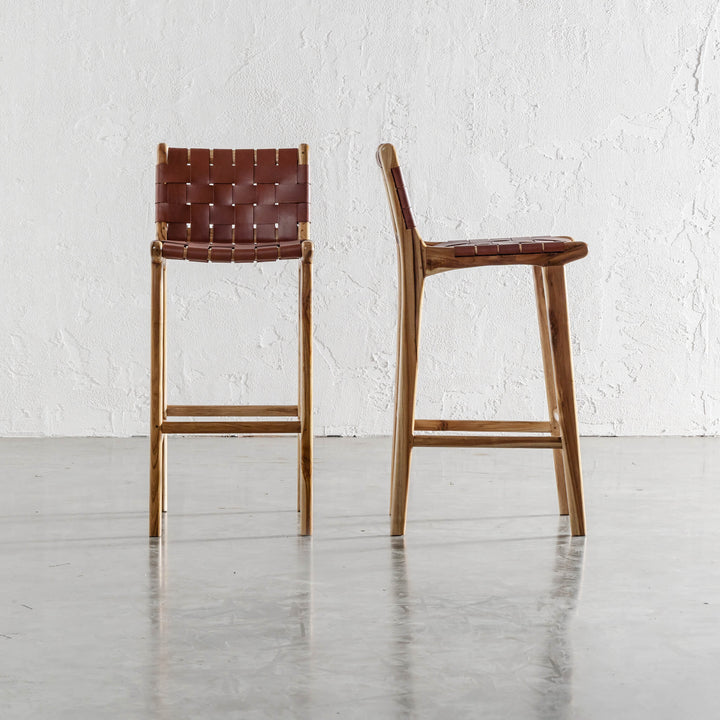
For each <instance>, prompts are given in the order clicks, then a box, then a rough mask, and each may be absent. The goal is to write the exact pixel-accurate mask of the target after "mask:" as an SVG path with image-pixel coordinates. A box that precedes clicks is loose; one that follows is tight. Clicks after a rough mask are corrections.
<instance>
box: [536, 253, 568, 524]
mask: <svg viewBox="0 0 720 720" xmlns="http://www.w3.org/2000/svg"><path fill="white" fill-rule="evenodd" d="M533 277H534V280H535V300H536V303H537V315H538V326H539V328H540V347H541V349H542V359H543V370H544V375H545V395H546V396H547V405H548V413H549V416H550V432H551V434H552V435H553V436H554V437H559V436H560V423H559V422H558V419H557V417H556V414H557V412H558V406H557V390H556V387H555V372H554V370H553V362H552V349H551V348H550V328H549V326H548V314H547V301H546V299H545V280H544V277H543V271H542V268H540V267H537V266H536V267H534V268H533ZM553 462H554V464H555V482H556V484H557V496H558V506H559V508H560V515H567V514H568V501H567V489H566V487H565V466H564V464H563V452H562V449H556V450H553Z"/></svg>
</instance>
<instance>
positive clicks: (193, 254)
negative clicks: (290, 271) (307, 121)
mask: <svg viewBox="0 0 720 720" xmlns="http://www.w3.org/2000/svg"><path fill="white" fill-rule="evenodd" d="M299 160H300V158H299V153H298V149H297V148H283V149H280V150H275V149H269V150H267V149H266V150H207V149H192V150H191V149H188V148H168V150H167V162H161V163H158V165H157V175H156V185H155V220H156V222H162V223H167V228H166V229H167V236H166V237H165V238H163V239H162V240H163V242H162V256H163V257H164V258H167V259H172V260H194V261H196V262H224V263H227V262H241V263H248V262H267V261H273V260H292V259H298V258H300V257H301V256H302V240H301V239H300V238H299V235H298V227H299V223H304V222H307V221H308V220H309V217H308V206H309V201H310V197H309V196H310V184H309V180H308V166H307V164H304V163H303V164H300V161H299Z"/></svg>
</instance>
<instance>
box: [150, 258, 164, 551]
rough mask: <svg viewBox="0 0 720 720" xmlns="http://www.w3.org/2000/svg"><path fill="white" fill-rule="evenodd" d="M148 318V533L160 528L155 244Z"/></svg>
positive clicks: (159, 276) (159, 277)
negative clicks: (149, 328) (149, 314)
mask: <svg viewBox="0 0 720 720" xmlns="http://www.w3.org/2000/svg"><path fill="white" fill-rule="evenodd" d="M151 284H152V289H151V318H150V326H151V330H150V537H159V536H160V534H161V531H162V505H163V497H162V496H163V490H162V483H163V475H162V473H163V458H162V444H163V441H162V432H161V430H160V425H161V423H162V412H163V397H162V377H161V376H162V367H163V330H162V326H163V297H162V295H163V269H162V258H161V257H160V254H159V248H157V247H155V246H154V247H153V257H152V283H151Z"/></svg>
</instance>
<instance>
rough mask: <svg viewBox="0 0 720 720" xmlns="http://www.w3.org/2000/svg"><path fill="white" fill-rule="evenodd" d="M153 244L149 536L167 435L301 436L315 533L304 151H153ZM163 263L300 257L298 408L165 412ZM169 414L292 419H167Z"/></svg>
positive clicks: (306, 531)
mask: <svg viewBox="0 0 720 720" xmlns="http://www.w3.org/2000/svg"><path fill="white" fill-rule="evenodd" d="M155 187H156V197H155V221H156V231H157V234H156V239H155V241H154V242H153V244H152V248H151V255H152V337H151V369H150V376H151V377H150V384H151V393H150V536H151V537H158V536H160V535H161V533H162V513H163V512H165V511H167V436H168V435H170V434H173V433H183V434H194V433H297V434H298V510H300V531H301V533H302V534H303V535H310V534H311V533H312V452H313V435H312V304H311V294H312V256H313V247H312V243H311V242H310V240H309V239H308V224H309V215H308V207H309V187H310V185H309V178H308V146H307V145H304V144H303V145H300V147H299V148H287V149H281V150H274V149H271V150H206V149H203V150H201V149H195V148H193V149H188V148H167V147H166V146H165V144H161V145H159V146H158V158H157V178H156V185H155ZM166 260H193V261H196V262H222V263H228V262H236V263H252V262H266V261H273V260H300V299H299V313H300V318H299V326H300V327H299V368H298V376H299V380H298V395H299V398H298V404H297V405H168V404H167V367H166V355H167V352H166V347H167V343H166V332H165V307H166V287H165V285H166V283H165V268H166ZM168 417H185V418H187V417H208V418H219V417H225V418H226V417H242V418H263V417H264V418H283V417H285V418H292V419H291V420H242V421H232V422H228V421H217V420H205V421H186V422H177V421H168Z"/></svg>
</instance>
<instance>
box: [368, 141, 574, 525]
mask: <svg viewBox="0 0 720 720" xmlns="http://www.w3.org/2000/svg"><path fill="white" fill-rule="evenodd" d="M377 160H378V164H379V165H380V167H381V169H382V172H383V180H384V183H385V190H386V192H387V197H388V202H389V204H390V211H391V213H392V220H393V227H394V230H395V239H396V241H397V251H398V285H399V288H398V290H399V293H398V336H397V367H396V375H395V425H394V431H393V464H392V484H391V498H390V515H391V534H392V535H403V534H404V533H405V516H406V509H407V498H408V477H409V474H410V454H411V452H412V449H413V447H506V448H551V449H552V450H553V456H554V463H555V478H556V482H557V492H558V503H559V506H560V514H561V515H567V514H568V513H569V515H570V529H571V532H572V534H573V535H585V510H584V503H583V489H582V470H581V466H580V444H579V438H578V430H577V419H576V412H575V390H574V386H573V370H572V357H571V353H570V332H569V327H568V312H567V298H566V292H565V267H564V266H565V264H566V263H569V262H572V261H573V260H578V259H580V258H583V257H585V255H587V246H586V245H585V243H580V242H574V241H573V240H572V238H569V237H565V236H562V237H523V238H498V239H490V240H458V241H451V242H424V241H423V240H422V238H421V237H420V235H419V234H418V232H417V229H416V227H415V221H414V220H413V216H412V212H411V210H410V204H409V202H408V198H407V193H406V190H405V185H404V184H403V178H402V174H401V172H400V167H399V163H398V159H397V154H396V152H395V148H394V147H393V146H392V145H390V144H387V143H386V144H382V145H380V146H379V148H378V151H377ZM489 265H532V266H533V274H534V281H535V297H536V305H537V313H538V322H539V325H540V341H541V347H542V357H543V367H544V371H545V392H546V396H547V402H548V409H549V416H550V419H549V421H548V422H532V421H531V422H521V421H514V422H512V421H497V422H496V421H482V420H416V419H415V388H416V384H417V361H418V341H419V334H420V312H421V305H422V295H423V285H424V282H425V278H426V277H428V276H430V275H436V274H437V273H441V272H447V271H448V270H455V269H459V268H470V267H481V266H489ZM437 431H450V432H453V431H454V432H458V431H459V432H464V433H473V432H493V431H495V432H509V433H537V435H534V434H533V435H525V436H522V435H521V436H518V435H514V436H513V435H495V436H487V435H485V436H483V435H441V434H432V433H437ZM427 433H431V434H427Z"/></svg>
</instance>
